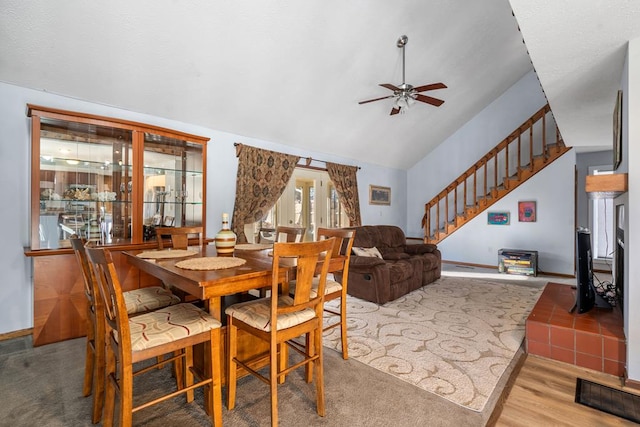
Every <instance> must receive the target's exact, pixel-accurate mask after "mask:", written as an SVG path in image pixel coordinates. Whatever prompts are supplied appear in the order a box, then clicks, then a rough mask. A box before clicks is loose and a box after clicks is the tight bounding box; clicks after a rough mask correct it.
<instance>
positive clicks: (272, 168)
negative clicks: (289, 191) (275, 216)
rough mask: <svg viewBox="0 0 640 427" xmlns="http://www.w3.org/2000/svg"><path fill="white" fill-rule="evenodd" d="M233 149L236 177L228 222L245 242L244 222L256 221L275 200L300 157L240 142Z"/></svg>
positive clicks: (262, 216) (241, 240)
mask: <svg viewBox="0 0 640 427" xmlns="http://www.w3.org/2000/svg"><path fill="white" fill-rule="evenodd" d="M236 150H237V156H238V177H237V179H236V201H235V205H234V208H233V218H232V220H231V226H232V229H233V231H234V232H235V233H236V236H238V243H246V242H247V236H245V234H244V225H245V224H251V223H254V222H257V221H260V220H261V219H262V218H264V216H265V215H266V213H267V211H268V210H269V209H271V208H272V207H273V205H275V204H276V202H277V201H278V198H280V195H281V194H282V192H283V191H284V189H285V188H286V186H287V183H288V182H289V179H290V178H291V175H293V171H294V169H295V168H296V164H297V163H298V160H299V159H300V157H299V156H292V155H289V154H282V153H277V152H275V151H269V150H263V149H260V148H255V147H251V146H248V145H242V144H238V145H237V146H236Z"/></svg>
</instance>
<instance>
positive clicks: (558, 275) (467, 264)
mask: <svg viewBox="0 0 640 427" xmlns="http://www.w3.org/2000/svg"><path fill="white" fill-rule="evenodd" d="M442 263H443V264H453V265H460V266H463V267H478V268H489V269H493V270H496V271H498V267H497V266H495V265H486V264H474V263H472V262H460V261H451V260H445V259H443V260H442ZM538 274H539V275H540V274H544V275H545V276H554V277H564V278H575V277H576V276H575V275H574V274H564V273H554V272H551V271H541V270H538Z"/></svg>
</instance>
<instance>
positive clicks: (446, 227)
mask: <svg viewBox="0 0 640 427" xmlns="http://www.w3.org/2000/svg"><path fill="white" fill-rule="evenodd" d="M447 233H449V189H448V188H447V190H446V191H445V195H444V234H447Z"/></svg>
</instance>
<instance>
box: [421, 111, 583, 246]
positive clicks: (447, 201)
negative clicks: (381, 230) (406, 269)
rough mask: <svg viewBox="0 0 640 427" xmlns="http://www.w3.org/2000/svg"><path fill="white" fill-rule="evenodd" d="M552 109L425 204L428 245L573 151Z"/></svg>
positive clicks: (492, 150)
mask: <svg viewBox="0 0 640 427" xmlns="http://www.w3.org/2000/svg"><path fill="white" fill-rule="evenodd" d="M569 150H570V148H567V147H566V146H565V145H564V142H563V141H562V137H561V136H560V132H559V130H558V128H557V126H556V125H555V120H554V119H553V115H552V113H551V109H550V108H549V104H547V105H545V106H544V107H542V108H541V109H540V110H539V111H538V112H536V113H535V114H534V115H533V116H531V117H530V118H529V119H528V120H527V121H525V122H524V123H523V124H522V125H520V126H519V127H518V128H517V129H516V130H514V131H513V132H512V133H511V134H510V135H509V136H508V137H506V138H505V139H504V140H503V141H501V142H500V143H499V144H498V145H496V146H495V147H494V148H492V149H491V150H490V151H489V152H488V153H487V154H485V155H484V156H483V157H482V158H481V159H480V160H478V161H477V162H476V163H475V164H474V165H473V166H471V167H470V168H469V169H467V170H466V171H465V172H464V173H463V174H462V175H460V176H459V177H458V178H456V179H455V180H454V181H453V182H452V183H451V184H449V185H448V186H447V187H446V188H445V189H444V190H442V191H441V192H440V193H439V194H438V195H437V196H435V197H434V198H433V199H431V200H430V201H429V202H428V203H426V204H425V214H424V216H423V217H422V228H423V229H424V242H425V243H438V242H441V241H442V240H443V239H445V238H446V237H448V236H450V235H451V234H452V233H454V232H455V231H456V230H458V229H459V228H460V227H462V226H463V225H464V224H466V223H467V222H469V221H471V220H472V219H473V218H475V217H476V216H478V215H480V213H482V212H483V211H484V210H486V209H487V208H488V207H489V206H491V205H493V204H494V203H496V202H497V201H498V200H500V199H502V198H503V197H504V196H506V195H507V194H509V193H510V192H511V191H513V190H514V189H516V188H517V187H518V186H519V185H520V184H522V183H523V182H525V181H526V180H528V179H529V178H531V177H532V176H533V175H535V174H536V173H538V172H539V171H541V170H542V169H544V168H545V167H546V166H547V165H549V164H551V163H552V162H553V161H554V160H556V159H557V158H559V157H560V156H562V155H563V154H564V153H566V152H567V151H569Z"/></svg>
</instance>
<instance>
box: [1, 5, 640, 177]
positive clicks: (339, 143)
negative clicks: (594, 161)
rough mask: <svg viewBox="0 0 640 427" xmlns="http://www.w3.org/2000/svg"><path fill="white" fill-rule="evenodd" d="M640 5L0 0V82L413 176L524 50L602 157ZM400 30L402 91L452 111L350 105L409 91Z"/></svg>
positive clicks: (496, 90)
mask: <svg viewBox="0 0 640 427" xmlns="http://www.w3.org/2000/svg"><path fill="white" fill-rule="evenodd" d="M639 3H640V2H634V1H631V0H628V1H624V0H601V1H598V0H589V1H588V2H585V1H584V0H565V1H558V0H536V1H530V0H511V1H510V2H509V1H508V0H484V1H469V0H429V1H425V0H396V1H394V2H390V1H388V0H351V1H344V0H342V1H340V0H305V1H296V0H269V1H258V0H253V1H252V0H236V1H221V0H210V1H205V0H200V1H192V2H176V1H173V0H154V1H152V0H146V1H134V2H131V1H123V0H116V1H106V0H98V1H92V2H87V1H85V0H68V1H65V2H51V1H49V0H32V1H28V2H25V1H24V0H0V7H1V10H2V11H3V13H2V14H0V40H1V43H0V81H4V82H8V83H12V84H17V85H21V86H25V87H30V88H35V89H41V90H46V91H48V92H52V93H58V94H62V95H66V96H71V97H75V98H79V99H83V100H87V101H91V102H96V103H102V104H108V105H113V106H116V107H120V108H124V109H129V110H133V111H139V112H144V113H149V114H152V115H156V116H160V117H166V118H170V119H175V120H179V121H183V122H187V123H192V124H197V125H202V126H206V127H209V128H212V129H217V130H221V131H226V132H230V133H233V134H237V135H241V136H246V137H252V138H258V139H262V140H268V141H272V142H276V143H280V144H285V145H291V146H296V147H300V148H302V149H309V150H313V151H316V152H326V153H332V154H336V155H339V156H342V157H346V158H351V159H354V163H357V162H358V161H364V162H369V163H374V164H379V165H382V166H387V167H393V168H400V169H406V168H409V167H411V166H412V165H413V164H415V162H417V161H418V160H420V159H421V158H422V157H424V156H425V155H426V154H427V153H428V152H429V151H430V150H432V149H433V148H434V147H435V146H437V145H438V144H439V143H440V142H442V141H443V140H444V139H445V138H447V137H448V136H449V135H451V134H452V133H453V132H454V131H455V130H456V129H458V128H459V127H460V126H461V125H463V124H464V123H466V122H467V121H468V120H469V119H471V118H472V117H473V116H474V115H475V114H477V113H478V112H479V111H481V110H482V109H483V108H484V107H485V106H486V105H488V104H489V103H490V102H491V101H493V100H494V99H495V98H496V97H497V96H499V95H500V94H502V93H503V92H504V91H505V90H507V89H508V88H509V87H510V86H511V85H513V84H514V83H515V82H517V81H518V80H519V79H520V78H521V77H522V76H523V75H524V74H526V73H527V72H528V71H530V70H531V68H532V64H531V60H530V59H529V56H528V55H527V49H528V50H529V52H530V54H531V57H532V59H533V64H534V66H535V69H536V71H537V72H538V75H539V78H540V81H541V83H542V86H543V88H544V90H545V93H546V95H547V97H548V99H549V100H550V103H551V107H552V110H553V111H554V114H555V115H556V118H557V120H558V122H559V125H560V129H561V132H562V134H563V136H564V138H565V140H566V141H567V143H568V145H576V146H577V145H584V146H592V147H594V146H595V147H600V148H602V147H607V146H608V147H609V148H610V141H611V122H612V121H611V115H612V112H613V101H614V99H615V92H616V90H617V89H618V86H619V82H620V77H621V73H622V66H623V60H624V46H625V41H626V40H629V39H631V38H634V37H637V36H638V35H640V25H638V22H639V21H638V16H639V11H640V4H639ZM587 4H589V5H590V7H587V6H586V5H587ZM511 5H513V8H514V10H515V12H516V18H517V21H518V22H516V19H515V18H514V17H513V16H512V11H511ZM518 24H519V25H520V27H521V29H522V33H520V32H519V31H518ZM403 34H406V35H407V36H408V37H409V42H408V44H407V47H406V67H407V69H406V81H407V83H410V84H412V85H414V86H419V85H424V84H429V83H434V82H443V83H445V84H446V85H447V86H448V88H447V89H442V90H438V91H433V92H427V93H426V94H428V95H430V96H434V97H436V98H441V99H443V100H445V103H444V104H443V105H442V106H441V107H438V108H436V107H433V106H431V105H428V104H422V103H417V104H416V105H415V106H412V107H411V109H410V111H409V112H408V113H407V114H399V115H395V116H389V112H390V110H391V107H392V100H391V99H388V100H383V101H378V102H373V103H369V104H364V105H359V104H358V101H362V100H366V99H371V98H377V97H382V96H386V95H389V94H390V92H389V91H388V90H387V89H385V88H382V87H380V86H378V84H380V83H391V84H394V85H399V84H400V83H402V55H401V50H400V49H399V48H397V47H396V41H397V39H398V37H399V36H401V35H403ZM523 36H524V39H525V42H526V43H527V45H526V46H525V45H524V44H523V42H522V38H523ZM605 137H606V138H605ZM239 139H240V140H239V141H238V142H243V141H242V140H241V138H239ZM496 142H497V141H496ZM214 143H215V141H214ZM607 144H608V145H607Z"/></svg>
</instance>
